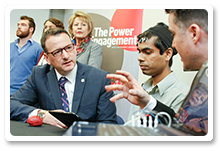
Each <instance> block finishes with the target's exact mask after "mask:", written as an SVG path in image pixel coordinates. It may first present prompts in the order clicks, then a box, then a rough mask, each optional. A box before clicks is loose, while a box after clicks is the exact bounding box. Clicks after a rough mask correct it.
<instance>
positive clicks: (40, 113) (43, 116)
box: [37, 110, 47, 120]
mask: <svg viewBox="0 0 220 151" xmlns="http://www.w3.org/2000/svg"><path fill="white" fill-rule="evenodd" d="M46 112H47V111H46V110H39V111H38V113H37V116H39V117H40V118H41V119H42V120H43V119H44V118H45V116H46V115H45V113H46Z"/></svg>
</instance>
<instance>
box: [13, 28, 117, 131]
mask: <svg viewBox="0 0 220 151" xmlns="http://www.w3.org/2000/svg"><path fill="white" fill-rule="evenodd" d="M41 46H42V48H43V50H44V57H45V59H46V61H47V63H48V64H45V65H42V66H36V67H34V68H33V71H32V74H31V76H30V77H29V78H28V79H27V81H26V83H25V84H24V85H23V86H22V87H21V88H20V89H19V90H18V91H17V92H15V93H14V95H13V96H12V97H11V98H10V113H11V114H10V115H11V116H10V117H11V119H12V120H18V121H24V122H25V121H26V120H27V118H28V117H30V116H32V115H39V116H40V117H41V118H42V119H43V123H45V124H50V125H53V126H57V127H60V128H67V126H66V125H65V124H63V123H62V122H60V121H59V120H58V119H56V118H55V117H54V116H52V115H51V114H50V113H49V112H48V111H51V110H59V111H62V112H74V113H76V114H77V115H79V117H81V119H82V120H84V121H90V122H104V123H114V124H116V123H117V121H116V120H117V117H116V107H115V104H114V103H112V102H110V101H109V99H110V98H111V97H112V96H113V93H112V92H109V93H108V92H106V90H105V85H108V84H110V83H111V81H110V80H108V79H106V75H107V72H105V71H103V70H100V69H97V68H94V67H92V66H88V65H85V64H81V63H79V62H77V60H76V47H75V45H74V44H73V43H72V42H71V38H70V35H69V34H68V32H67V31H66V30H64V29H61V28H57V27H55V28H51V29H48V30H47V31H46V32H45V33H44V34H43V36H42V38H41ZM35 104H39V108H36V107H34V105H35Z"/></svg>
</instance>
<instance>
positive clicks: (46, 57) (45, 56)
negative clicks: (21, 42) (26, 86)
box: [44, 53, 50, 65]
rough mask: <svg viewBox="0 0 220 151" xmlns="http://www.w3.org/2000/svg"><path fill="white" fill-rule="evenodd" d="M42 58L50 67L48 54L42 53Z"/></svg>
mask: <svg viewBox="0 0 220 151" xmlns="http://www.w3.org/2000/svg"><path fill="white" fill-rule="evenodd" d="M44 58H45V59H46V61H47V63H48V64H49V65H50V60H49V58H48V54H46V53H44Z"/></svg>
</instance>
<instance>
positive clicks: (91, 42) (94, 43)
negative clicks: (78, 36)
mask: <svg viewBox="0 0 220 151" xmlns="http://www.w3.org/2000/svg"><path fill="white" fill-rule="evenodd" d="M88 46H90V47H102V46H101V45H100V44H98V43H96V42H94V41H92V40H91V41H90V42H89V45H88Z"/></svg>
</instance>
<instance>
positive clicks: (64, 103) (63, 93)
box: [59, 77, 69, 112]
mask: <svg viewBox="0 0 220 151" xmlns="http://www.w3.org/2000/svg"><path fill="white" fill-rule="evenodd" d="M66 82H67V79H66V78H65V77H61V78H60V80H59V84H60V95H61V100H62V106H63V110H64V111H66V112H69V102H68V99H67V93H66V90H65V88H64V84H65V83H66Z"/></svg>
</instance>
